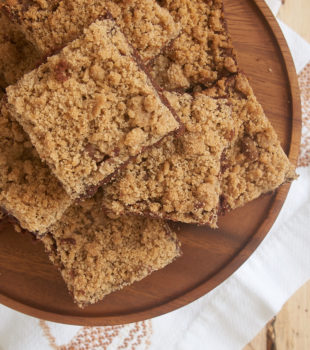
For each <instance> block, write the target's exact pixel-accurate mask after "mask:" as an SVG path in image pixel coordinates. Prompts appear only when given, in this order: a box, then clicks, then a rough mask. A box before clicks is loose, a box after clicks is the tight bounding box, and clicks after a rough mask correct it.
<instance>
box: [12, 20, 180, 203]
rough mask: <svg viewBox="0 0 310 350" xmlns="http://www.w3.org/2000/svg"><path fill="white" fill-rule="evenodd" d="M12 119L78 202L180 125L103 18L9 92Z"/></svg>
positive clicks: (119, 34) (115, 28)
mask: <svg viewBox="0 0 310 350" xmlns="http://www.w3.org/2000/svg"><path fill="white" fill-rule="evenodd" d="M7 96H8V102H9V105H10V110H11V112H12V115H13V117H14V118H15V119H16V120H17V121H19V122H20V124H21V125H22V126H23V128H24V130H25V131H26V132H27V133H28V134H29V136H30V139H31V142H32V143H33V145H34V146H35V147H36V149H37V151H38V153H39V155H40V157H41V158H42V160H44V161H46V162H47V163H48V164H49V166H50V167H51V169H52V171H53V173H54V174H55V175H56V177H57V178H58V179H59V180H60V181H61V182H62V184H63V186H64V188H65V190H66V191H67V193H68V194H69V195H70V196H71V197H72V198H78V197H81V196H87V195H88V196H90V195H91V194H93V193H94V192H95V191H96V189H97V188H98V186H100V185H101V184H103V183H105V182H108V181H109V180H110V178H111V177H112V176H113V174H115V172H116V171H117V170H118V169H120V168H121V167H122V166H124V165H125V164H126V163H128V162H129V161H130V159H131V158H133V157H135V156H137V155H138V154H139V153H140V152H141V151H142V150H143V149H145V148H147V147H149V146H152V145H154V144H156V143H157V142H159V141H160V140H161V139H162V138H163V137H165V136H166V135H168V134H169V133H172V132H175V131H176V130H178V129H179V128H180V124H179V122H178V121H177V116H176V115H175V112H174V111H173V109H172V108H171V106H170V105H169V103H168V101H167V100H165V99H164V98H163V96H161V94H160V93H159V92H158V91H157V90H156V88H155V87H154V86H153V85H152V82H151V80H150V79H149V77H148V75H147V73H146V72H145V71H144V69H143V67H142V64H141V62H140V61H139V58H138V56H137V55H136V52H135V51H134V49H133V48H132V47H131V46H130V45H129V44H128V42H127V40H126V38H125V37H124V35H123V34H122V32H121V31H120V29H119V27H118V26H117V25H116V24H115V22H114V20H111V19H102V20H97V21H96V22H95V23H93V24H92V25H91V26H90V27H89V28H87V29H85V32H84V34H83V36H81V37H80V38H79V39H77V40H75V41H73V42H72V43H70V44H69V45H68V46H66V47H65V48H64V49H63V50H61V51H60V52H59V53H58V54H56V55H54V56H51V57H49V58H48V59H47V62H46V63H45V64H42V65H41V66H40V67H39V68H37V69H35V70H34V71H32V72H30V73H28V74H26V75H25V76H24V77H23V78H22V79H20V80H19V82H18V83H17V84H16V85H14V86H10V87H8V88H7Z"/></svg>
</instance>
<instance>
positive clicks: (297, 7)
mask: <svg viewBox="0 0 310 350" xmlns="http://www.w3.org/2000/svg"><path fill="white" fill-rule="evenodd" d="M309 15H310V1H309V0H298V2H297V1H296V0H285V1H283V5H282V6H281V8H280V12H279V15H278V17H279V18H280V19H281V20H282V21H283V22H284V23H285V24H287V25H288V26H289V27H290V28H292V29H293V30H295V32H297V33H298V34H299V35H301V36H302V37H303V38H304V39H305V40H307V41H308V42H309V43H310V28H309V27H310V26H309V23H310V22H309Z"/></svg>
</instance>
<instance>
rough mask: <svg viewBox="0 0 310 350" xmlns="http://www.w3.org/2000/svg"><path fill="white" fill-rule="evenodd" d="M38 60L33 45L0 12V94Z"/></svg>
mask: <svg viewBox="0 0 310 350" xmlns="http://www.w3.org/2000/svg"><path fill="white" fill-rule="evenodd" d="M38 60H39V55H38V52H37V51H36V50H35V48H34V47H33V45H32V44H31V43H29V42H27V40H26V39H25V36H24V35H23V34H22V33H21V32H20V31H19V29H18V28H17V26H16V25H15V24H13V23H11V22H10V21H9V20H8V19H7V18H6V16H4V15H3V14H2V13H1V11H0V94H1V92H4V89H5V88H6V87H7V86H8V85H11V84H14V83H16V81H17V80H18V79H19V78H20V77H21V76H22V75H23V74H24V73H25V72H28V71H30V70H31V69H33V68H34V66H35V64H36V63H37V61H38ZM0 98H1V96H0Z"/></svg>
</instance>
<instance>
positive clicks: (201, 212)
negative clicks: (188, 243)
mask: <svg viewBox="0 0 310 350" xmlns="http://www.w3.org/2000/svg"><path fill="white" fill-rule="evenodd" d="M166 97H167V98H168V99H169V101H170V103H171V104H172V106H173V108H174V109H175V110H176V111H177V113H178V115H179V116H180V118H181V121H182V123H183V124H184V125H185V133H184V135H183V136H181V137H179V138H177V139H176V138H173V137H169V138H167V139H166V140H165V141H164V142H163V143H162V144H160V145H159V146H158V147H153V148H151V149H149V150H147V151H145V152H143V153H142V154H141V155H140V156H139V157H138V159H137V161H136V162H135V163H132V164H130V165H128V166H127V168H126V169H125V170H124V171H123V172H122V174H121V176H120V178H119V179H116V180H115V181H114V182H113V183H112V184H111V185H107V186H105V187H104V193H105V195H104V207H105V209H106V210H108V211H112V212H114V213H117V214H121V213H124V212H126V211H129V212H132V213H136V214H141V215H145V214H146V215H152V216H155V217H161V218H166V219H170V220H174V221H182V222H187V223H196V224H197V223H198V224H209V225H211V226H212V227H216V222H217V212H218V207H219V198H220V171H221V162H220V160H221V156H222V153H223V151H224V149H225V148H226V147H228V145H229V144H230V142H231V134H234V124H233V119H232V117H231V108H230V106H229V105H228V103H227V101H226V100H225V99H213V98H208V97H206V96H205V95H203V94H199V93H197V94H196V95H195V96H194V97H192V96H191V95H188V94H177V93H166Z"/></svg>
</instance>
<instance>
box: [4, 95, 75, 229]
mask: <svg viewBox="0 0 310 350" xmlns="http://www.w3.org/2000/svg"><path fill="white" fill-rule="evenodd" d="M0 169H1V171H0V208H2V209H3V210H4V211H5V212H6V213H8V214H9V215H10V216H11V217H13V218H14V219H15V220H16V221H17V222H18V223H19V225H20V226H21V227H22V228H23V229H26V230H28V231H30V232H33V233H36V234H38V235H42V234H44V233H46V232H47V231H48V228H49V227H50V226H51V225H52V224H54V223H55V222H56V221H58V220H59V219H60V218H61V216H62V214H63V213H64V212H65V210H66V209H67V208H68V207H69V206H70V204H71V202H72V201H71V199H70V197H69V196H68V195H67V193H66V191H65V190H64V189H63V187H62V185H61V183H60V182H59V181H58V180H57V178H56V177H55V176H54V175H52V173H51V171H50V169H49V167H48V166H47V165H46V164H44V163H42V162H41V160H40V158H39V155H38V153H37V152H36V150H35V148H34V147H33V146H32V144H31V142H30V140H29V137H28V136H27V134H26V133H25V132H24V131H23V129H22V127H21V126H20V125H19V124H18V123H17V122H16V121H14V119H12V117H11V115H10V113H9V111H8V109H7V105H6V102H5V101H4V99H3V100H2V101H1V102H0Z"/></svg>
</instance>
